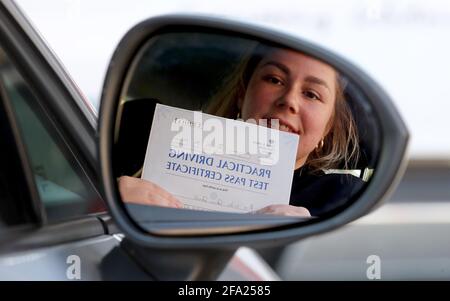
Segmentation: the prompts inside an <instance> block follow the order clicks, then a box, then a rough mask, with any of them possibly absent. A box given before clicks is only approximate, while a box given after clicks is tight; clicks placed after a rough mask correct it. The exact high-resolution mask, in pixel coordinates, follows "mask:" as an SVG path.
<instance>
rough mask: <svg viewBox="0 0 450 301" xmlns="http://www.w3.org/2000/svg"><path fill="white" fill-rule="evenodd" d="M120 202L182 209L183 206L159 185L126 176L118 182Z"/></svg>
mask: <svg viewBox="0 0 450 301" xmlns="http://www.w3.org/2000/svg"><path fill="white" fill-rule="evenodd" d="M118 184H119V191H120V195H121V197H122V200H123V201H124V202H127V203H135V204H143V205H154V206H163V207H173V208H183V204H182V203H181V202H180V201H179V200H178V199H177V198H175V197H174V196H173V195H172V194H170V193H169V192H167V191H166V190H164V189H163V188H162V187H160V186H159V185H157V184H155V183H152V182H149V181H146V180H142V179H138V178H133V177H128V176H122V177H120V178H119V180H118Z"/></svg>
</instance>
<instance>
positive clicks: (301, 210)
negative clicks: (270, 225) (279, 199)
mask: <svg viewBox="0 0 450 301" xmlns="http://www.w3.org/2000/svg"><path fill="white" fill-rule="evenodd" d="M255 213H261V214H273V215H284V216H299V217H311V214H310V213H309V210H308V209H306V208H305V207H296V206H291V205H281V204H277V205H269V206H266V207H264V208H261V209H259V210H257V211H255Z"/></svg>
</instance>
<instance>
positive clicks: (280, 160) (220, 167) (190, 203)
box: [142, 104, 299, 213]
mask: <svg viewBox="0 0 450 301" xmlns="http://www.w3.org/2000/svg"><path fill="white" fill-rule="evenodd" d="M298 139H299V136H298V135H296V134H292V133H287V132H283V131H278V130H276V129H271V128H267V127H264V126H259V125H256V124H252V123H249V122H243V121H239V120H232V119H227V118H222V117H217V116H214V115H209V114H204V113H201V112H198V111H189V110H184V109H179V108H174V107H170V106H166V105H160V104H157V106H156V109H155V113H154V118H153V124H152V128H151V132H150V137H149V140H148V146H147V152H146V156H145V161H144V168H143V172H142V178H143V179H145V180H149V181H152V182H154V183H156V184H158V185H159V186H161V187H163V188H164V189H165V190H167V191H168V192H170V193H171V194H173V195H174V196H175V197H176V198H177V199H179V200H180V201H181V202H182V203H183V204H184V207H185V208H187V209H196V210H208V211H228V212H236V213H245V212H249V211H254V210H258V209H260V208H263V207H265V206H267V205H271V204H289V196H290V192H291V185H292V177H293V171H294V166H295V158H296V153H297V146H298V141H299V140H298Z"/></svg>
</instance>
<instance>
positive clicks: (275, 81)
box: [264, 75, 283, 85]
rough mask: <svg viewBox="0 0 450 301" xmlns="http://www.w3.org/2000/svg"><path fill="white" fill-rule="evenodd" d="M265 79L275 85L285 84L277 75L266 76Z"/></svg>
mask: <svg viewBox="0 0 450 301" xmlns="http://www.w3.org/2000/svg"><path fill="white" fill-rule="evenodd" d="M264 80H266V81H267V82H269V83H271V84H274V85H283V82H282V81H281V80H280V79H279V78H277V77H275V76H270V75H269V76H265V77H264Z"/></svg>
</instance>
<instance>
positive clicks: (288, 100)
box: [275, 89, 300, 114]
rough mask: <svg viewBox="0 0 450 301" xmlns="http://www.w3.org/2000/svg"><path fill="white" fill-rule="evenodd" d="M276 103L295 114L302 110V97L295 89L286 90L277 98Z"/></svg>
mask: <svg viewBox="0 0 450 301" xmlns="http://www.w3.org/2000/svg"><path fill="white" fill-rule="evenodd" d="M275 105H276V106H277V107H279V108H283V109H285V110H289V112H290V113H293V114H296V113H298V112H299V111H300V99H299V96H298V94H297V93H296V92H295V91H294V89H289V90H287V91H285V93H283V94H282V95H281V96H280V97H279V98H278V99H277V101H276V103H275Z"/></svg>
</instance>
